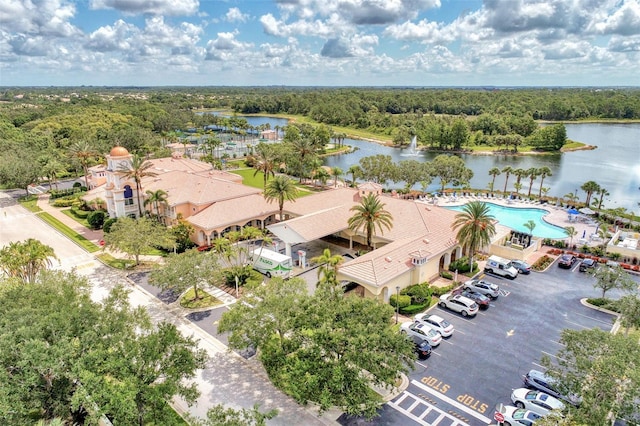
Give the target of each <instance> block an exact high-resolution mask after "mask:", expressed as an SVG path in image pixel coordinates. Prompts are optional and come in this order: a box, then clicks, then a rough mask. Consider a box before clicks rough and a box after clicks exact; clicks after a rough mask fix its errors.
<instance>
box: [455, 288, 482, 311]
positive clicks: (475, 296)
mask: <svg viewBox="0 0 640 426" xmlns="http://www.w3.org/2000/svg"><path fill="white" fill-rule="evenodd" d="M453 294H460V295H462V296H464V297H468V298H469V299H471V300H473V301H474V302H476V303H477V304H478V307H479V308H480V309H482V310H485V309H489V305H490V303H491V298H490V297H488V296H485V295H484V294H482V293H478V292H477V291H473V290H471V289H468V288H465V289H459V290H454V291H453Z"/></svg>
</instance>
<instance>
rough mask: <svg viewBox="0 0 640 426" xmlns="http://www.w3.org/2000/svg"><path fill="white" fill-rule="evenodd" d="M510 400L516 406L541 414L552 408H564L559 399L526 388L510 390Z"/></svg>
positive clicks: (558, 409)
mask: <svg viewBox="0 0 640 426" xmlns="http://www.w3.org/2000/svg"><path fill="white" fill-rule="evenodd" d="M511 401H512V402H513V404H514V405H515V406H516V407H518V408H524V409H525V410H530V411H533V412H535V413H537V414H540V415H541V416H546V415H547V414H549V413H550V412H551V411H552V410H557V411H562V410H564V404H563V403H562V401H560V400H559V399H557V398H554V397H552V396H551V395H547V394H546V393H544V392H540V391H537V390H531V389H527V388H519V389H514V390H513V392H511Z"/></svg>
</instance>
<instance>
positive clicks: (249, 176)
mask: <svg viewBox="0 0 640 426" xmlns="http://www.w3.org/2000/svg"><path fill="white" fill-rule="evenodd" d="M229 172H230V173H234V174H236V175H239V176H242V184H243V185H247V186H251V187H253V188H258V189H264V173H262V172H258V174H256V175H255V176H254V175H253V174H254V173H255V172H256V169H252V168H245V169H236V170H229ZM269 179H272V177H271V176H269Z"/></svg>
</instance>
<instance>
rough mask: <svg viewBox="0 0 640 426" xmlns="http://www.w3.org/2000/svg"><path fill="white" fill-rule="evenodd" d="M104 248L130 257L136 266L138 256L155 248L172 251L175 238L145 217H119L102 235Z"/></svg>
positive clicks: (138, 262)
mask: <svg viewBox="0 0 640 426" xmlns="http://www.w3.org/2000/svg"><path fill="white" fill-rule="evenodd" d="M104 242H105V247H106V248H112V249H115V250H118V251H121V252H123V253H126V254H127V255H129V256H132V257H133V258H134V259H135V261H136V265H139V264H140V255H142V254H144V253H146V252H149V251H151V250H153V249H155V248H157V247H162V248H165V249H172V248H173V247H174V246H175V242H176V241H175V237H174V236H173V235H172V234H171V232H169V230H167V228H165V227H164V226H163V225H160V224H159V223H158V222H156V221H154V220H151V219H149V218H146V217H141V218H138V219H132V218H130V217H121V218H119V219H118V221H117V222H116V223H114V224H113V225H112V226H111V230H110V232H108V233H105V234H104Z"/></svg>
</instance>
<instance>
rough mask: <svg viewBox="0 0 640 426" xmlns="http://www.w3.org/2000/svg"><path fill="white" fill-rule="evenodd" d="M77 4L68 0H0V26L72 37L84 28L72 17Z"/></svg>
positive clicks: (46, 35) (15, 30) (36, 34)
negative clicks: (0, 0) (73, 23)
mask: <svg viewBox="0 0 640 426" xmlns="http://www.w3.org/2000/svg"><path fill="white" fill-rule="evenodd" d="M75 14H76V7H75V5H74V4H73V3H70V2H68V1H65V0H45V1H41V2H37V3H35V4H34V3H33V2H31V1H20V0H3V1H2V2H0V28H2V29H3V30H4V31H8V32H14V33H19V34H29V35H34V36H44V37H71V36H75V35H78V34H80V31H79V30H78V29H77V28H76V27H75V26H74V25H72V24H71V23H70V22H69V21H70V20H71V19H72V18H73V17H74V16H75Z"/></svg>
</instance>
